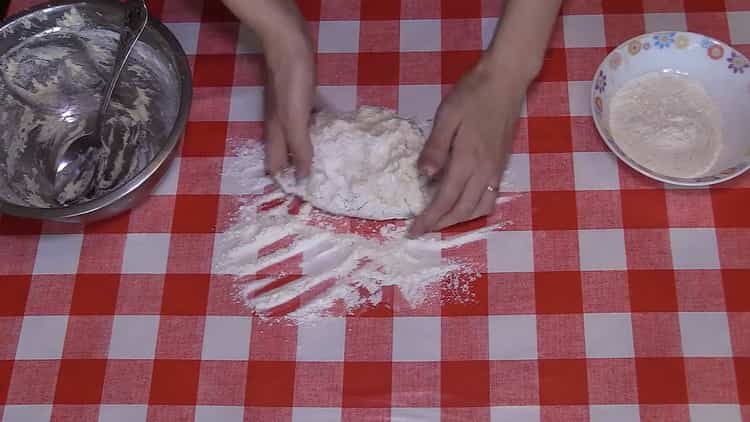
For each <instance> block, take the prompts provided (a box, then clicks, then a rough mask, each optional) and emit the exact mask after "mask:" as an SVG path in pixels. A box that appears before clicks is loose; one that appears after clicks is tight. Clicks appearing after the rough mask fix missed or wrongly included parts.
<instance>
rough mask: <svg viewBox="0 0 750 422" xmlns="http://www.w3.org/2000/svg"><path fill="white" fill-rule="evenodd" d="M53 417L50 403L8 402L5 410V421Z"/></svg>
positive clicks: (17, 421)
mask: <svg viewBox="0 0 750 422" xmlns="http://www.w3.org/2000/svg"><path fill="white" fill-rule="evenodd" d="M51 417H52V406H51V405H49V404H22V405H14V404H8V405H5V409H4V411H3V422H30V421H40V422H44V421H48V420H50V418H51ZM136 422H137V421H136Z"/></svg>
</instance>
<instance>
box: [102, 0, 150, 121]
mask: <svg viewBox="0 0 750 422" xmlns="http://www.w3.org/2000/svg"><path fill="white" fill-rule="evenodd" d="M121 3H123V4H124V5H125V6H126V7H127V10H126V12H125V22H124V23H123V27H122V30H121V31H120V39H119V41H118V43H117V50H116V51H117V55H116V56H115V60H114V62H113V63H112V79H110V81H109V84H108V85H107V90H106V91H105V92H104V96H103V97H102V101H101V103H100V106H99V118H98V119H97V131H96V132H97V133H98V134H101V133H102V131H101V129H102V126H103V125H104V120H105V117H104V116H106V114H107V112H108V111H109V105H110V103H111V101H112V94H113V93H114V92H115V88H117V83H118V82H119V81H120V75H121V74H122V71H123V69H125V64H126V63H127V60H128V57H129V56H130V53H131V51H132V50H133V47H135V43H136V42H137V41H138V38H139V37H140V36H141V33H143V30H144V28H146V24H147V23H148V9H146V3H145V2H144V0H121Z"/></svg>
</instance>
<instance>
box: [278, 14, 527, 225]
mask: <svg viewBox="0 0 750 422" xmlns="http://www.w3.org/2000/svg"><path fill="white" fill-rule="evenodd" d="M292 22H295V24H294V25H292V27H296V28H297V31H292V32H286V34H291V35H286V36H284V37H276V38H274V39H273V41H272V42H270V43H264V44H270V45H264V50H265V52H266V63H267V72H266V74H267V80H266V97H265V98H266V103H265V125H266V137H267V144H266V167H267V170H268V172H269V173H271V174H275V173H277V172H279V171H281V170H283V169H284V168H286V167H287V166H288V165H290V164H291V165H293V166H295V168H296V171H297V174H298V175H299V176H300V177H304V176H306V175H308V174H309V172H310V165H311V162H312V151H313V150H312V145H311V143H310V138H309V132H308V127H309V123H310V111H311V110H312V107H313V98H314V89H315V88H314V87H315V65H314V55H313V49H312V46H311V43H310V41H309V39H308V38H307V36H306V35H304V34H306V28H305V26H304V22H303V21H301V18H300V17H299V16H293V20H292ZM286 29H287V30H289V29H290V28H286ZM509 68H510V67H508V69H509ZM508 69H505V68H504V66H503V65H502V64H498V63H493V62H491V61H490V60H489V59H482V60H480V62H479V63H478V64H477V65H476V66H475V67H474V68H473V69H472V70H470V71H469V72H468V73H466V74H465V75H464V76H463V77H462V78H461V80H460V81H459V82H458V83H457V84H456V86H455V87H454V89H453V90H452V91H451V93H450V94H449V95H448V96H447V97H446V98H445V99H444V100H443V102H442V104H441V105H440V107H439V109H438V111H437V115H436V116H435V120H434V125H433V130H432V133H431V134H430V137H429V139H428V141H427V143H426V145H425V147H424V149H423V151H422V153H421V156H420V158H419V162H418V166H419V170H420V172H421V173H422V174H424V175H425V176H428V177H430V178H432V179H433V180H434V182H435V183H437V186H438V188H437V193H436V196H435V197H434V200H433V202H432V203H431V204H430V205H429V206H428V207H427V209H425V210H424V211H423V212H422V214H420V215H419V216H417V217H416V218H415V220H414V222H413V224H412V227H411V228H410V230H409V234H410V235H411V236H414V237H416V236H421V235H422V234H424V233H428V232H432V231H437V230H441V229H443V228H445V227H449V226H452V225H455V224H458V223H461V222H464V221H469V220H473V219H476V218H479V217H482V216H486V215H489V214H491V213H492V212H493V211H494V210H495V201H496V199H497V190H496V188H497V187H498V186H499V183H500V178H501V176H502V172H503V170H504V168H505V163H506V158H507V155H508V152H509V148H510V144H511V142H512V136H513V130H514V127H515V123H516V120H517V119H518V116H519V112H520V109H521V106H522V101H523V96H524V95H525V92H526V89H527V86H528V82H527V81H525V80H524V78H523V77H522V75H520V74H519V75H516V73H519V72H513V71H508V72H506V71H505V70H508ZM516 76H518V77H516ZM290 159H291V162H290Z"/></svg>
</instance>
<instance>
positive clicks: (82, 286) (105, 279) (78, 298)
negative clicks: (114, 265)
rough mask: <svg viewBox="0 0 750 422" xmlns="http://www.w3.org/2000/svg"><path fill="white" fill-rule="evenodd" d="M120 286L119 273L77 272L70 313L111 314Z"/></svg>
mask: <svg viewBox="0 0 750 422" xmlns="http://www.w3.org/2000/svg"><path fill="white" fill-rule="evenodd" d="M119 287H120V275H119V274H78V275H77V276H76V281H75V288H74V289H73V301H72V303H71V305H70V313H71V315H112V314H114V312H115V304H116V303H117V290H118V289H119Z"/></svg>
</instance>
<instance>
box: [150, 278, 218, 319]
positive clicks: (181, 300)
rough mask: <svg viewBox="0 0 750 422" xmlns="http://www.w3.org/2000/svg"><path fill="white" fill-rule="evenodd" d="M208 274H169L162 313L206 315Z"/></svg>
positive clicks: (165, 280) (165, 283) (165, 286)
mask: <svg viewBox="0 0 750 422" xmlns="http://www.w3.org/2000/svg"><path fill="white" fill-rule="evenodd" d="M208 283H209V275H208V274H167V275H166V276H165V278H164V293H163V298H162V307H161V313H162V314H163V315H205V314H206V306H207V296H206V294H207V293H208Z"/></svg>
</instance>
